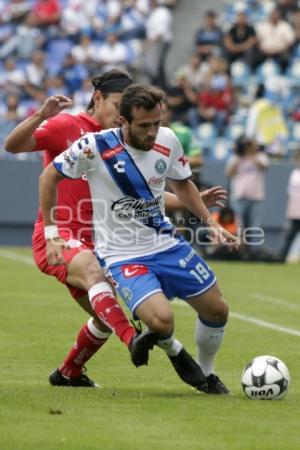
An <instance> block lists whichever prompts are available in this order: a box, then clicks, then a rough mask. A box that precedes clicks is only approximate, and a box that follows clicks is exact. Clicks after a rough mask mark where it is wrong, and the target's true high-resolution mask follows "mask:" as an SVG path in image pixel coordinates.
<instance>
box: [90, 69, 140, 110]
mask: <svg viewBox="0 0 300 450" xmlns="http://www.w3.org/2000/svg"><path fill="white" fill-rule="evenodd" d="M91 81H92V85H93V86H94V88H95V91H100V92H101V94H102V95H103V98H107V97H108V95H109V94H111V93H115V92H123V91H124V89H125V88H126V87H127V86H129V85H130V84H131V83H132V78H131V76H130V75H129V73H128V72H126V71H125V70H119V69H112V70H108V71H107V72H104V73H102V74H101V75H96V76H95V77H93V78H92V80H91ZM93 97H94V96H93ZM93 97H92V98H91V100H90V103H89V104H88V106H87V111H89V110H90V109H92V108H94V106H95V104H94V98H93Z"/></svg>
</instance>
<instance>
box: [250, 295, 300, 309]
mask: <svg viewBox="0 0 300 450" xmlns="http://www.w3.org/2000/svg"><path fill="white" fill-rule="evenodd" d="M249 297H250V298H254V299H255V300H259V301H262V302H265V303H271V304H273V305H281V306H285V307H286V308H288V309H300V306H299V305H296V304H295V303H290V302H288V301H287V300H285V299H283V298H278V297H273V296H271V295H265V294H262V293H260V292H254V293H253V294H249Z"/></svg>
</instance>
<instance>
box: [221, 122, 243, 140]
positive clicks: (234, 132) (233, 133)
mask: <svg viewBox="0 0 300 450" xmlns="http://www.w3.org/2000/svg"><path fill="white" fill-rule="evenodd" d="M244 132H245V124H242V123H231V124H230V125H228V126H227V128H226V134H225V137H226V139H227V140H228V141H230V142H235V141H236V140H237V139H238V138H239V137H240V136H241V135H242V134H244Z"/></svg>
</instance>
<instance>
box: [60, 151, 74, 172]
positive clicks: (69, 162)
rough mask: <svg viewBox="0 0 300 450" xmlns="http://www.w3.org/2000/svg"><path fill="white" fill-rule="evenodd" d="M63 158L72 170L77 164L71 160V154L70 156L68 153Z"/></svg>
mask: <svg viewBox="0 0 300 450" xmlns="http://www.w3.org/2000/svg"><path fill="white" fill-rule="evenodd" d="M63 158H64V161H65V163H66V164H67V165H68V166H69V167H70V169H71V168H72V167H73V166H74V164H75V162H74V161H72V159H71V158H70V156H69V154H68V152H67V151H66V152H64V153H63Z"/></svg>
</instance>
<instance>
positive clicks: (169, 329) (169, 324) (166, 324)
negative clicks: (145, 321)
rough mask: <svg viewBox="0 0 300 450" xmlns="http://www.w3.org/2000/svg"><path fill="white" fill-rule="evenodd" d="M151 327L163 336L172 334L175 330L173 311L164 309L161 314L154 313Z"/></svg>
mask: <svg viewBox="0 0 300 450" xmlns="http://www.w3.org/2000/svg"><path fill="white" fill-rule="evenodd" d="M149 328H150V329H151V330H153V331H156V332H157V333H159V334H160V335H163V336H164V335H165V336H169V335H171V334H172V333H173V331H174V320H173V314H172V311H164V312H162V313H160V314H157V315H154V316H153V317H152V318H151V324H149Z"/></svg>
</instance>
